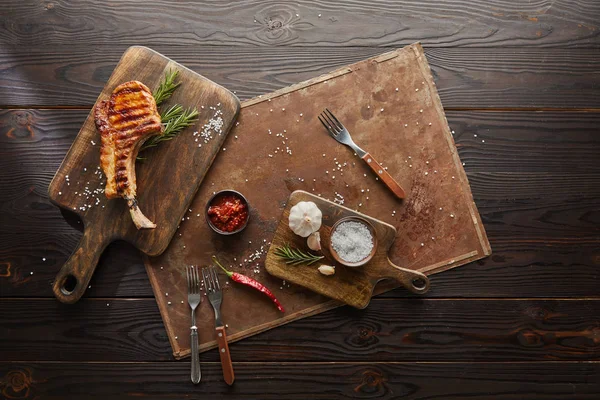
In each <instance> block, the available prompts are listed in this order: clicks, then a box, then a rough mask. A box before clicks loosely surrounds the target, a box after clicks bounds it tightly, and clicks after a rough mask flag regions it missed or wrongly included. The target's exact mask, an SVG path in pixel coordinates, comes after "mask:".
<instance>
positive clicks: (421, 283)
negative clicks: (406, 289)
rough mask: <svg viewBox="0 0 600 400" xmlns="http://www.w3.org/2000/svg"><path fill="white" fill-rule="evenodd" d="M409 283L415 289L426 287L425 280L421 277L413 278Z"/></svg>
mask: <svg viewBox="0 0 600 400" xmlns="http://www.w3.org/2000/svg"><path fill="white" fill-rule="evenodd" d="M411 283H412V285H413V287H414V288H415V289H417V290H423V289H425V288H426V287H427V282H426V281H425V279H423V278H415V279H413V280H412V281H411Z"/></svg>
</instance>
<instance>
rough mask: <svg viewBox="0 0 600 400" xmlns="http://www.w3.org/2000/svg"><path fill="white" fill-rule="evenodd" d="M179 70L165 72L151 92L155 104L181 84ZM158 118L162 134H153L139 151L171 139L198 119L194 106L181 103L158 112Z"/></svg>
mask: <svg viewBox="0 0 600 400" xmlns="http://www.w3.org/2000/svg"><path fill="white" fill-rule="evenodd" d="M178 74H179V71H171V70H169V71H168V72H166V73H165V76H164V78H163V80H162V81H161V82H160V84H159V85H158V88H157V89H156V91H155V92H154V93H153V96H154V100H155V101H156V105H157V106H158V105H160V104H161V103H162V102H164V101H165V100H167V99H168V98H169V97H171V95H172V94H173V92H174V91H175V89H177V88H178V87H179V85H181V82H177V81H176V79H177V75H178ZM160 119H161V121H162V124H163V127H164V131H163V133H162V135H158V136H153V137H151V138H150V139H148V140H147V141H146V143H144V144H143V145H142V148H141V149H140V152H142V151H144V150H146V149H149V148H151V147H156V146H158V144H159V143H161V142H165V141H167V140H171V139H173V138H174V137H175V136H176V135H177V134H178V133H179V132H181V131H182V130H183V129H185V128H187V127H188V126H190V125H192V124H194V123H195V122H196V121H198V110H197V109H195V108H189V109H187V110H186V109H184V108H183V107H182V106H181V105H179V104H175V105H174V106H171V107H170V108H168V109H167V110H165V111H163V112H161V113H160ZM143 159H144V158H143V157H138V160H143Z"/></svg>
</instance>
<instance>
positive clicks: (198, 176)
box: [48, 46, 240, 303]
mask: <svg viewBox="0 0 600 400" xmlns="http://www.w3.org/2000/svg"><path fill="white" fill-rule="evenodd" d="M169 70H171V71H174V70H177V71H179V76H178V80H179V81H180V82H181V86H180V87H179V88H178V89H177V90H176V91H175V93H174V94H173V96H172V97H171V98H170V99H169V100H167V101H166V102H165V103H164V104H162V105H161V107H160V108H159V111H160V110H161V109H163V110H164V109H166V108H167V107H169V106H170V105H173V104H181V105H182V106H183V107H184V108H190V107H195V108H197V109H198V111H199V117H198V122H197V123H196V124H195V125H193V126H190V127H188V128H186V129H185V130H184V131H182V132H181V133H180V134H179V135H178V136H177V137H175V138H174V139H173V140H171V141H168V142H163V143H161V144H160V146H158V147H156V148H152V149H149V150H146V151H144V152H143V154H142V155H143V157H144V158H145V159H144V160H143V161H142V162H139V161H138V162H137V163H136V176H137V187H138V190H137V194H138V197H137V199H138V204H139V207H140V209H141V210H142V212H143V213H144V214H145V215H146V216H147V217H148V218H149V219H150V220H151V221H153V222H154V223H156V225H157V227H156V228H155V229H146V230H138V229H136V227H135V225H134V224H133V222H132V220H131V217H130V215H129V210H128V208H127V205H126V204H125V201H124V200H123V199H112V200H108V199H107V198H106V197H105V196H104V193H102V192H101V191H100V190H101V189H103V188H104V186H105V182H106V179H105V178H104V177H103V175H102V173H101V172H102V170H101V168H100V136H99V134H98V132H97V131H96V127H95V124H94V117H93V109H92V111H91V112H90V114H89V115H88V117H87V119H86V120H85V122H84V123H83V126H82V127H81V130H80V131H79V134H78V135H77V137H76V138H75V141H74V142H73V145H72V146H71V148H70V149H69V152H68V153H67V155H66V156H65V159H64V160H63V162H62V164H61V166H60V168H59V169H58V171H57V172H56V175H55V176H54V179H53V180H52V182H51V183H50V187H49V189H48V194H49V198H50V201H52V202H53V203H54V204H56V205H57V206H59V207H63V208H65V209H67V210H70V211H72V212H73V213H75V214H77V215H78V216H79V217H80V218H81V220H82V221H83V224H84V231H83V237H82V239H81V241H80V242H79V245H78V246H77V248H76V249H75V251H74V252H73V254H72V255H71V257H70V258H69V260H67V262H66V263H65V265H64V266H63V267H62V269H61V271H60V272H59V274H58V275H57V278H56V280H55V282H54V293H55V295H56V297H57V298H58V299H59V300H60V301H62V302H64V303H74V302H76V301H77V300H79V298H80V297H81V295H82V294H83V293H84V291H85V289H86V288H87V287H88V283H89V280H90V278H91V277H92V274H93V273H94V270H95V268H96V264H97V263H98V259H99V258H100V255H101V254H102V251H103V250H104V249H105V248H106V246H108V244H109V243H111V242H113V241H115V240H125V241H127V242H129V243H131V244H133V245H134V246H135V247H137V248H138V249H140V250H141V251H142V252H144V253H146V254H149V255H153V256H156V255H159V254H161V253H162V252H163V251H164V250H165V249H166V248H167V246H168V244H169V242H170V241H171V238H172V237H173V235H174V234H175V231H176V229H177V226H178V225H179V221H181V219H182V218H183V215H184V213H185V211H186V210H187V209H188V206H189V204H190V202H191V201H192V199H193V198H194V195H195V194H196V191H197V190H198V187H199V186H200V183H201V182H202V180H203V179H204V176H205V175H206V172H207V171H208V168H209V167H210V165H211V164H212V162H213V160H214V158H215V156H216V154H217V152H218V151H219V149H220V148H221V145H222V144H223V142H224V141H225V138H226V136H227V133H228V132H229V130H230V128H231V125H232V123H233V121H234V120H235V118H236V117H237V115H238V113H239V109H240V103H239V100H238V99H237V97H235V96H234V95H233V94H232V93H231V92H229V91H228V90H227V89H225V88H223V87H221V86H219V85H217V84H216V83H214V82H212V81H210V80H208V79H206V78H204V77H203V76H201V75H199V74H197V73H195V72H193V71H191V70H189V69H187V68H186V67H184V66H182V65H179V64H177V63H176V62H174V61H172V60H170V59H168V58H167V57H164V56H163V55H161V54H159V53H157V52H155V51H153V50H151V49H149V48H146V47H139V46H134V47H130V48H129V49H128V50H127V51H126V52H125V54H124V55H123V57H122V58H121V60H120V61H119V64H118V65H117V66H116V68H115V70H114V72H113V73H112V75H111V77H110V78H109V80H108V82H107V83H106V86H104V89H103V90H102V93H101V94H100V96H99V97H98V100H97V102H99V101H101V100H105V99H107V98H109V96H110V94H111V93H112V91H113V90H114V88H115V87H116V86H117V85H119V84H121V83H124V82H127V81H130V80H138V81H141V82H142V83H144V84H146V85H147V86H148V87H149V88H150V90H155V89H156V87H157V86H158V85H159V83H160V81H161V80H162V79H163V76H164V74H165V72H167V71H169ZM97 102H96V103H97ZM94 107H95V105H94ZM219 118H220V120H219ZM211 120H212V121H216V120H218V121H220V122H221V123H222V126H221V128H220V129H217V130H214V129H213V130H211V133H212V134H213V138H212V139H210V140H209V141H208V143H205V142H204V140H203V139H202V138H201V137H200V135H194V134H193V133H194V132H195V131H199V132H202V131H203V129H204V127H205V124H208V122H209V121H211Z"/></svg>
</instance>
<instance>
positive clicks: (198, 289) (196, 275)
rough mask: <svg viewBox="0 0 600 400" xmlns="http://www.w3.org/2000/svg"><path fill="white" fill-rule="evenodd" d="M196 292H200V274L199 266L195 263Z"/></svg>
mask: <svg viewBox="0 0 600 400" xmlns="http://www.w3.org/2000/svg"><path fill="white" fill-rule="evenodd" d="M193 270H194V293H196V294H200V277H199V276H198V266H197V265H194V267H193Z"/></svg>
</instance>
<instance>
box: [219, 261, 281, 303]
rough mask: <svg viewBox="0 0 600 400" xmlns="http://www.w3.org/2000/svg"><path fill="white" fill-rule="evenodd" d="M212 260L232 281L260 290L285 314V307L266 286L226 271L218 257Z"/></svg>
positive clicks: (244, 276) (247, 277)
mask: <svg viewBox="0 0 600 400" xmlns="http://www.w3.org/2000/svg"><path fill="white" fill-rule="evenodd" d="M212 258H213V261H214V262H215V263H216V264H217V265H218V266H219V267H220V268H221V269H222V270H223V271H225V273H226V274H227V276H228V277H230V278H231V280H232V281H234V282H238V283H241V284H242V285H246V286H250V287H251V288H254V289H256V290H258V291H259V292H263V293H264V294H266V295H267V296H268V297H269V298H270V299H271V300H272V301H273V303H275V305H276V306H277V309H278V310H279V311H281V312H285V310H284V309H283V306H282V305H281V303H280V302H279V300H277V298H276V297H275V295H274V294H273V292H271V291H270V290H269V289H268V288H267V287H266V286H265V285H263V284H262V283H260V282H259V281H256V280H254V279H252V278H250V277H249V276H246V275H242V274H239V273H237V272H231V271H228V270H227V269H225V267H224V266H222V265H221V263H220V262H219V260H217V257H215V256H213V257H212Z"/></svg>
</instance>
